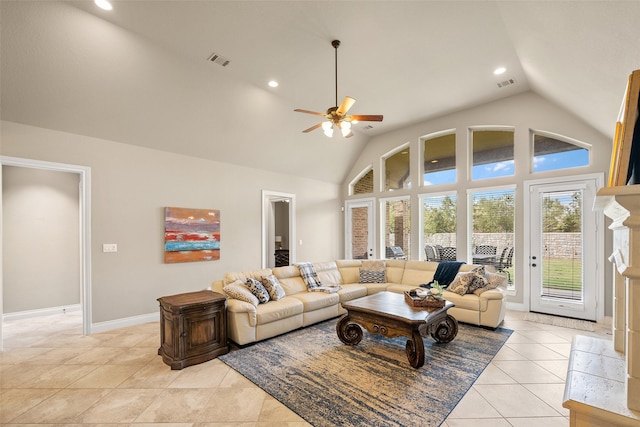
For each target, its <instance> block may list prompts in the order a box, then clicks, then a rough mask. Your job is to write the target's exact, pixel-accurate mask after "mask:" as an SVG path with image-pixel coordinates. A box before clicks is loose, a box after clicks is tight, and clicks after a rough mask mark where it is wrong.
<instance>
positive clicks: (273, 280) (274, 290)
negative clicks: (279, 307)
mask: <svg viewBox="0 0 640 427" xmlns="http://www.w3.org/2000/svg"><path fill="white" fill-rule="evenodd" d="M262 286H264V288H265V289H266V290H267V292H269V298H270V299H272V300H273V301H278V300H281V299H282V298H284V297H286V296H287V295H286V294H285V293H284V289H283V288H282V285H281V284H280V282H279V281H278V278H277V277H276V276H274V275H273V274H270V275H268V276H262Z"/></svg>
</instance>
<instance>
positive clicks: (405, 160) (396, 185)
mask: <svg viewBox="0 0 640 427" xmlns="http://www.w3.org/2000/svg"><path fill="white" fill-rule="evenodd" d="M382 160H383V161H384V191H393V190H401V189H403V188H411V178H410V176H411V175H410V174H409V171H410V165H411V151H410V149H409V144H404V145H403V146H401V147H398V148H397V149H395V150H393V151H391V152H390V153H388V154H386V155H384V156H383V157H382Z"/></svg>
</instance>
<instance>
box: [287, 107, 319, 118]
mask: <svg viewBox="0 0 640 427" xmlns="http://www.w3.org/2000/svg"><path fill="white" fill-rule="evenodd" d="M293 111H297V112H298V113H306V114H313V115H314V116H322V117H326V116H327V115H326V114H325V113H318V112H317V111H309V110H303V109H301V108H296V109H295V110H293Z"/></svg>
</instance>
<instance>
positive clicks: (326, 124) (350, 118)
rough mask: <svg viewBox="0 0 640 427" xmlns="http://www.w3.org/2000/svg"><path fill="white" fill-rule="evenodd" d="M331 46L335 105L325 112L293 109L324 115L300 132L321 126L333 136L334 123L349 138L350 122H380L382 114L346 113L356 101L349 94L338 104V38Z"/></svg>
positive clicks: (350, 133) (325, 132)
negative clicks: (322, 119) (334, 78)
mask: <svg viewBox="0 0 640 427" xmlns="http://www.w3.org/2000/svg"><path fill="white" fill-rule="evenodd" d="M331 46H333V48H334V49H335V59H336V60H335V64H336V67H335V70H336V106H335V107H330V108H329V109H327V112H326V113H318V112H316V111H309V110H302V109H300V108H296V109H295V110H293V111H297V112H299V113H306V114H313V115H315V116H322V117H325V118H326V119H327V120H326V121H323V122H320V123H317V124H315V125H313V126H311V127H310V128H309V129H305V130H303V131H302V132H304V133H307V132H311V131H312V130H316V129H318V128H319V127H322V130H323V131H324V134H325V135H327V136H328V137H332V136H333V126H334V125H335V126H336V127H337V128H338V129H340V132H341V133H342V136H344V137H345V138H349V137H351V136H353V132H351V123H356V122H381V121H382V115H380V114H347V111H349V109H350V108H351V107H352V106H353V104H354V103H355V102H356V100H355V99H354V98H351V97H350V96H345V97H344V99H343V100H342V104H340V106H338V46H340V40H333V41H332V42H331Z"/></svg>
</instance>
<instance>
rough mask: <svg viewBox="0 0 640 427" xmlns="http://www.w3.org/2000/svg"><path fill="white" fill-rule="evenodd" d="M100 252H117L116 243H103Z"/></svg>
mask: <svg viewBox="0 0 640 427" xmlns="http://www.w3.org/2000/svg"><path fill="white" fill-rule="evenodd" d="M102 252H118V245H117V244H116V243H104V244H103V245H102Z"/></svg>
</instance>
